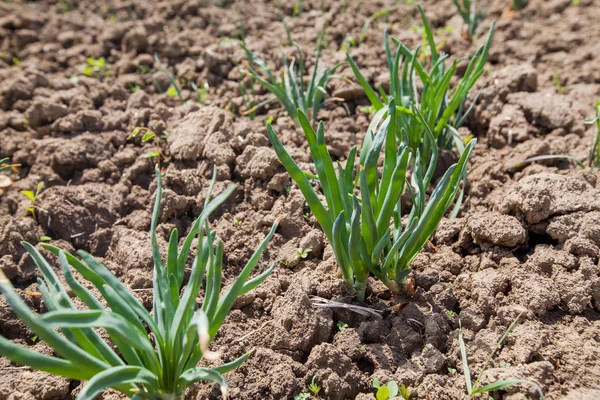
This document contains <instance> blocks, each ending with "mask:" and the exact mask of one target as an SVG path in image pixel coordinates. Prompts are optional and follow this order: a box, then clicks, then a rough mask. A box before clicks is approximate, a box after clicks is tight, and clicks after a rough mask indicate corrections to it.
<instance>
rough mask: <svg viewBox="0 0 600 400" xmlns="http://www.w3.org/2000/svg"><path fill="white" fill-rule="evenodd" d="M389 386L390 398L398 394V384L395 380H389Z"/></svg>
mask: <svg viewBox="0 0 600 400" xmlns="http://www.w3.org/2000/svg"><path fill="white" fill-rule="evenodd" d="M387 388H388V390H389V391H390V398H394V397H396V396H397V395H398V384H397V383H396V382H395V381H390V382H388V384H387Z"/></svg>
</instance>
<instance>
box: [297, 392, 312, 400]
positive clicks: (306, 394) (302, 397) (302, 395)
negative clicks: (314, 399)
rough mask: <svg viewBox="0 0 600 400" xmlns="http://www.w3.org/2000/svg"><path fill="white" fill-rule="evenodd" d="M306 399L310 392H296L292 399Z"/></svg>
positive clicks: (308, 397)
mask: <svg viewBox="0 0 600 400" xmlns="http://www.w3.org/2000/svg"><path fill="white" fill-rule="evenodd" d="M306 399H310V393H306V392H304V393H300V394H297V395H296V396H294V400H306Z"/></svg>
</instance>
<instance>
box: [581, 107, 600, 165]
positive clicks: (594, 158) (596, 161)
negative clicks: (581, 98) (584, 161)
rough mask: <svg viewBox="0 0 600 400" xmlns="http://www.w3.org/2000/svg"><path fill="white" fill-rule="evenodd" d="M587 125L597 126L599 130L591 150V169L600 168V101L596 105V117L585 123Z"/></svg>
mask: <svg viewBox="0 0 600 400" xmlns="http://www.w3.org/2000/svg"><path fill="white" fill-rule="evenodd" d="M585 123H586V124H596V126H597V127H598V130H597V131H596V136H594V143H593V144H592V147H591V148H590V161H589V164H590V167H591V168H594V169H598V168H600V101H599V102H597V103H596V117H595V118H592V119H588V120H586V121H585Z"/></svg>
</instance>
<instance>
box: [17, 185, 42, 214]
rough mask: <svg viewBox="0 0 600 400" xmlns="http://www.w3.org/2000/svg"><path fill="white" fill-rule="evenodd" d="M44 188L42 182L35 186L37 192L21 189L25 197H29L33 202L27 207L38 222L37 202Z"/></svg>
mask: <svg viewBox="0 0 600 400" xmlns="http://www.w3.org/2000/svg"><path fill="white" fill-rule="evenodd" d="M42 190H44V182H40V183H38V184H37V187H36V188H35V192H34V191H32V190H21V193H22V194H24V195H25V197H27V198H28V199H29V201H30V202H31V205H29V206H27V207H25V209H26V210H27V211H28V212H30V213H31V216H32V217H33V219H34V221H36V222H37V217H36V214H35V202H36V200H37V197H38V196H39V195H40V193H41V192H42Z"/></svg>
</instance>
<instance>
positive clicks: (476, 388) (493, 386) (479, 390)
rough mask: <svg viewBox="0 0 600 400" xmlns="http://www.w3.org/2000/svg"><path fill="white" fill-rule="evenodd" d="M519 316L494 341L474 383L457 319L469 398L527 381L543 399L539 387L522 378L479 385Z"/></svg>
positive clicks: (542, 399) (542, 398)
mask: <svg viewBox="0 0 600 400" xmlns="http://www.w3.org/2000/svg"><path fill="white" fill-rule="evenodd" d="M520 317H521V315H520V314H519V315H518V316H517V318H515V320H514V321H513V322H512V323H511V324H510V326H509V327H508V328H507V329H506V332H504V335H502V337H501V338H500V340H498V342H497V343H496V346H495V347H494V350H492V352H491V353H490V356H489V357H488V360H487V362H486V364H485V366H484V368H483V369H482V370H481V372H480V373H479V375H478V376H477V380H476V381H475V383H474V384H473V383H472V382H471V372H470V370H469V364H468V362H467V350H466V346H465V341H464V339H463V332H462V326H460V320H459V321H458V323H459V326H460V327H459V329H458V343H459V346H460V355H461V359H462V366H463V373H464V376H465V383H466V386H467V395H468V396H469V399H472V398H474V397H475V396H477V395H480V394H484V393H491V392H493V391H496V390H502V389H506V388H507V387H510V386H515V385H518V384H521V383H527V384H530V385H533V386H534V387H535V389H536V391H537V392H538V394H539V396H540V399H541V400H544V393H543V392H542V390H541V389H540V387H539V386H538V385H537V384H536V383H535V382H532V381H528V380H524V379H507V380H498V381H495V382H492V383H489V384H487V385H484V386H481V385H480V381H481V377H482V376H483V374H484V373H485V371H487V366H488V365H489V364H490V362H491V361H492V358H493V357H494V354H496V352H497V351H498V350H499V349H500V348H501V347H502V344H503V343H504V340H505V339H506V338H507V337H508V334H509V333H510V332H511V331H512V330H513V328H514V327H515V326H516V324H517V322H518V321H519V318H520Z"/></svg>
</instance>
